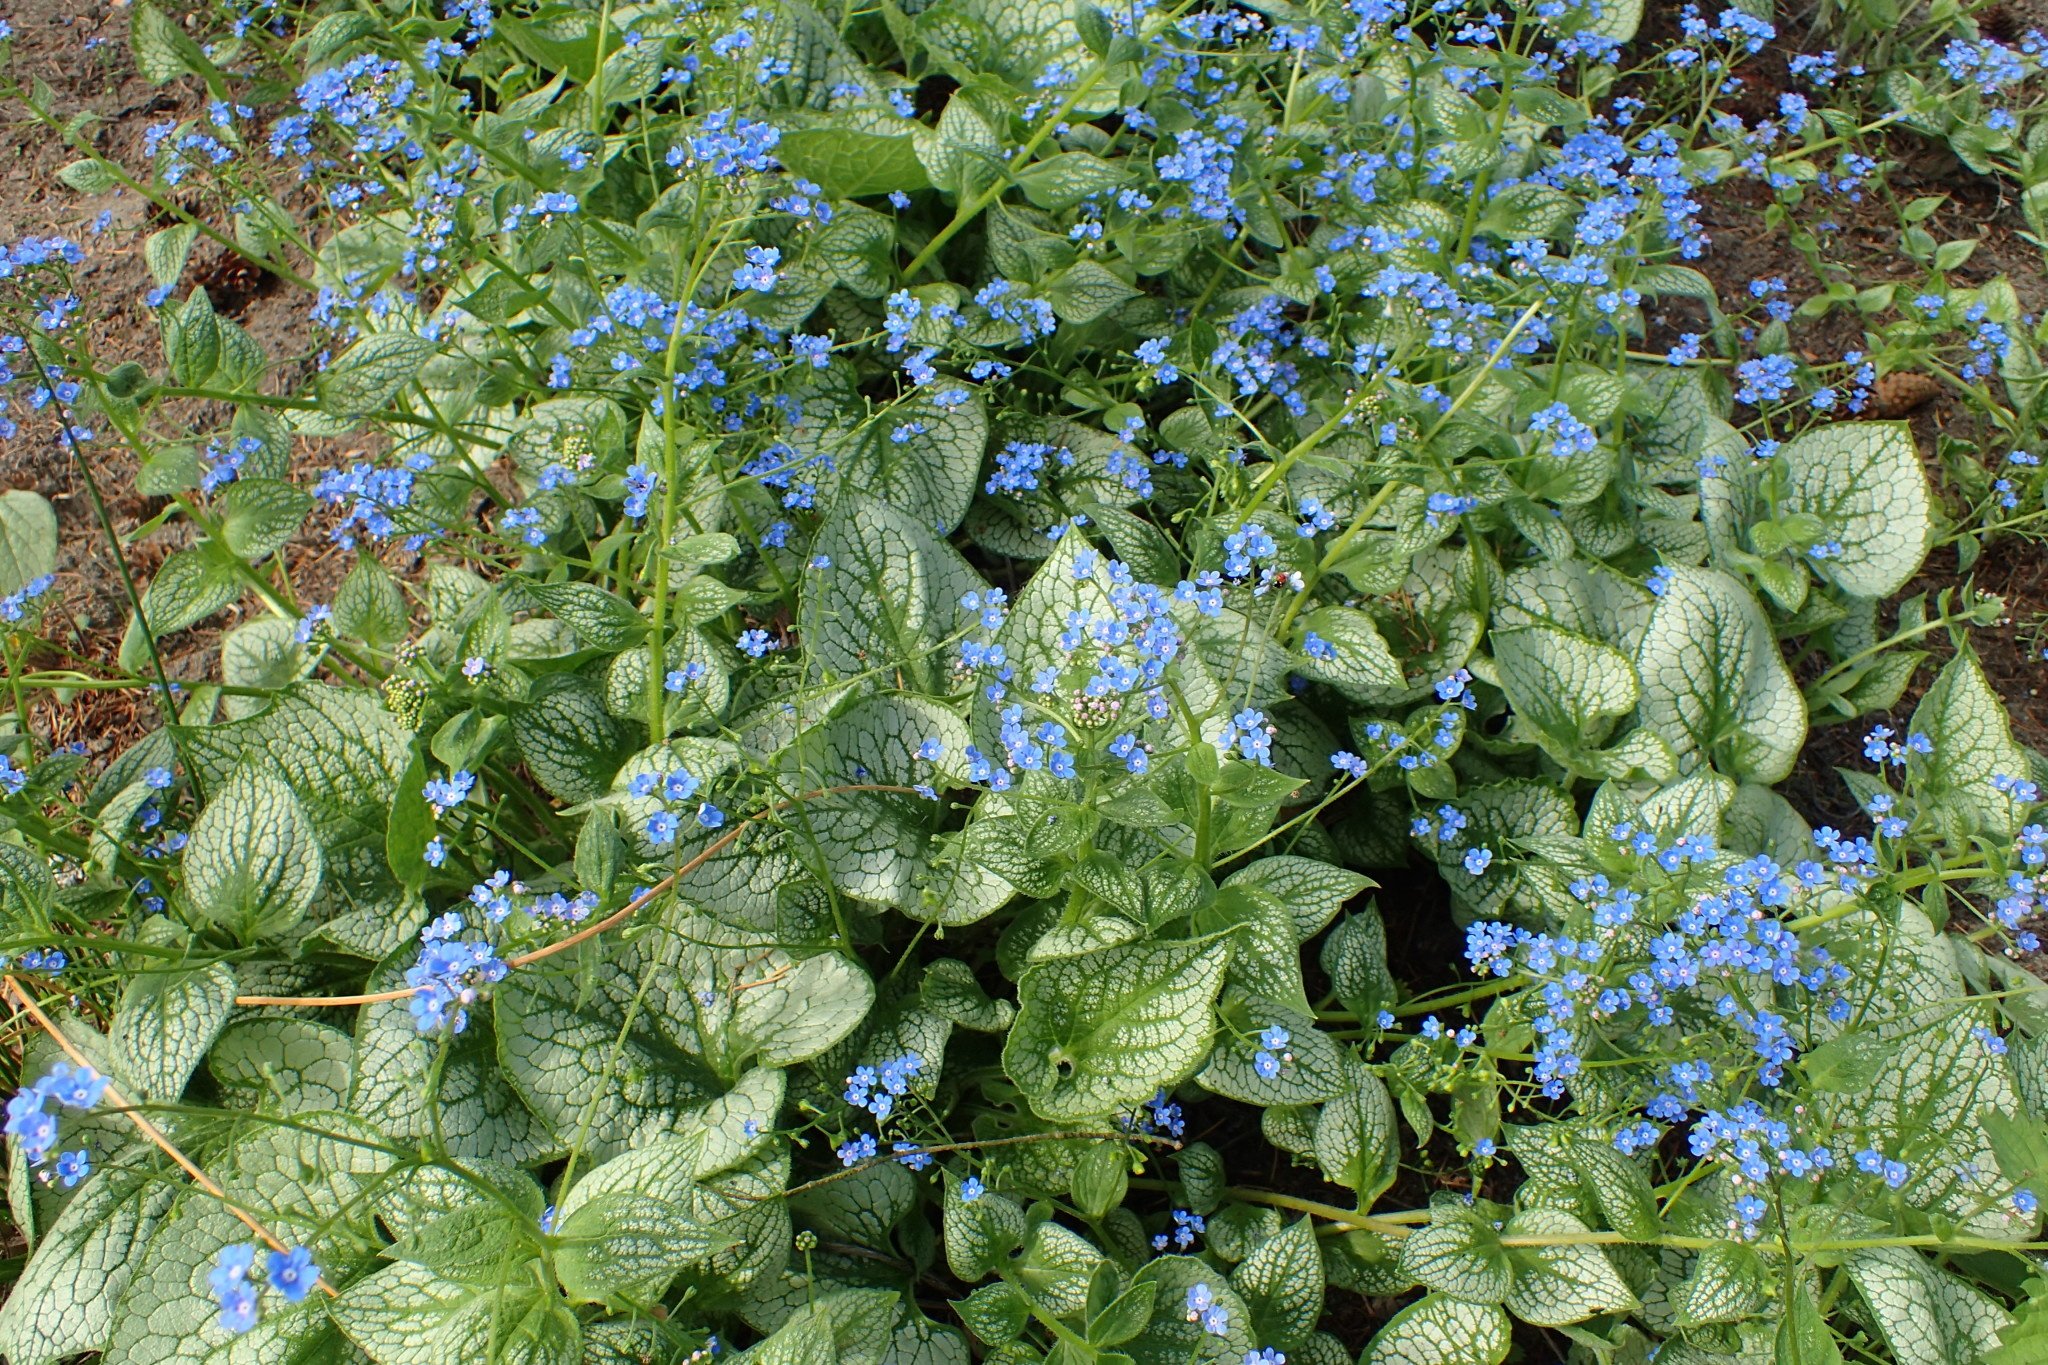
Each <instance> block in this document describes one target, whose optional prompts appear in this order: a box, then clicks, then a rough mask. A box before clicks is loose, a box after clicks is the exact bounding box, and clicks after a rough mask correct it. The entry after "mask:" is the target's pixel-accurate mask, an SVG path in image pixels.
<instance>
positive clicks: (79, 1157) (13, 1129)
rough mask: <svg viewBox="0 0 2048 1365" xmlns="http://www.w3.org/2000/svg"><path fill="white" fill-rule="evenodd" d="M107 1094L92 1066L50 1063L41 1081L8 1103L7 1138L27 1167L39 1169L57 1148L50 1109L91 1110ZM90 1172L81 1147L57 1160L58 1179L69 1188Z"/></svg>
mask: <svg viewBox="0 0 2048 1365" xmlns="http://www.w3.org/2000/svg"><path fill="white" fill-rule="evenodd" d="M106 1093H107V1078H106V1077H105V1076H102V1075H100V1074H99V1073H98V1072H97V1071H94V1070H93V1069H92V1068H91V1067H89V1066H80V1067H74V1066H72V1065H71V1064H70V1063H69V1062H56V1063H53V1064H52V1065H51V1067H50V1069H49V1070H48V1071H47V1072H45V1073H43V1076H42V1077H41V1079H39V1080H37V1081H36V1082H35V1083H34V1084H33V1085H29V1086H25V1087H23V1088H22V1089H21V1090H20V1091H19V1092H17V1093H16V1094H15V1096H14V1098H13V1099H11V1100H9V1101H7V1124H6V1133H7V1136H8V1137H10V1138H12V1139H14V1143H15V1146H16V1147H17V1148H18V1149H19V1150H20V1152H21V1154H22V1158H23V1159H24V1160H25V1161H27V1162H28V1164H29V1165H30V1166H42V1165H43V1164H44V1163H46V1162H48V1161H49V1159H50V1149H51V1148H52V1147H54V1146H56V1145H57V1116H56V1115H55V1114H53V1113H51V1112H50V1106H51V1105H52V1104H55V1105H57V1106H58V1107H60V1108H63V1109H91V1108H93V1107H94V1106H96V1105H97V1104H99V1102H100V1098H101V1097H102V1096H103V1095H105V1094H106ZM91 1169H92V1163H91V1160H90V1158H89V1156H88V1155H87V1153H86V1152H85V1151H84V1150H83V1149H82V1148H81V1149H80V1150H78V1151H75V1152H66V1153H64V1154H63V1155H62V1156H60V1157H59V1158H58V1161H57V1178H58V1179H60V1180H62V1181H63V1183H64V1184H65V1185H66V1186H67V1187H69V1186H72V1185H76V1184H77V1183H78V1182H79V1181H80V1180H82V1179H84V1178H85V1177H86V1175H88V1174H89V1173H90V1172H91ZM44 1178H45V1179H47V1178H48V1177H47V1176H45V1177H44Z"/></svg>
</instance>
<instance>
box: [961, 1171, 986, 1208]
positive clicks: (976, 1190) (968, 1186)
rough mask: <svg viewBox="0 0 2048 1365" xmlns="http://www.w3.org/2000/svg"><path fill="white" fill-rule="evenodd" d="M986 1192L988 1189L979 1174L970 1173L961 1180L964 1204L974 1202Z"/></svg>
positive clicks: (962, 1201)
mask: <svg viewBox="0 0 2048 1365" xmlns="http://www.w3.org/2000/svg"><path fill="white" fill-rule="evenodd" d="M986 1193H988V1190H987V1188H986V1187H985V1186H984V1185H983V1184H982V1183H981V1177H980V1176H978V1175H970V1176H968V1177H967V1178H966V1179H965V1180H963V1181H961V1182H960V1202H961V1203H963V1204H972V1203H973V1202H974V1201H975V1200H977V1199H979V1198H981V1197H982V1195H984V1194H986Z"/></svg>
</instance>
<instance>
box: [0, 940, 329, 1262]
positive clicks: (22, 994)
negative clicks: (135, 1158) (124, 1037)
mask: <svg viewBox="0 0 2048 1365" xmlns="http://www.w3.org/2000/svg"><path fill="white" fill-rule="evenodd" d="M0 988H4V989H5V990H6V991H7V992H8V993H10V994H12V995H13V996H14V998H15V1000H16V1001H17V1002H18V1003H19V1004H20V1006H21V1009H22V1012H23V1013H25V1014H27V1015H28V1016H29V1018H31V1019H33V1020H35V1022H36V1026H37V1027H38V1028H40V1029H42V1031H43V1032H44V1034H46V1035H47V1036H48V1037H49V1039H50V1041H51V1042H53V1043H55V1044H56V1045H57V1047H58V1049H59V1050H60V1051H62V1052H63V1054H64V1055H65V1056H66V1057H68V1058H70V1059H71V1062H72V1064H73V1065H74V1066H79V1067H83V1068H85V1069H86V1070H88V1071H92V1070H96V1068H95V1067H94V1066H93V1064H92V1062H91V1061H90V1060H89V1059H88V1058H87V1057H86V1055H85V1054H84V1053H82V1052H80V1051H79V1050H78V1048H77V1047H76V1046H75V1045H74V1044H73V1043H72V1041H71V1040H70V1039H69V1038H67V1037H65V1036H64V1031H63V1030H62V1029H60V1028H58V1027H57V1025H56V1024H55V1023H53V1022H52V1021H51V1019H50V1016H49V1015H47V1014H45V1013H43V1011H42V1009H41V1008H40V1007H39V1006H37V1004H36V1002H35V1001H33V1000H31V999H30V998H29V995H28V992H27V991H25V990H23V989H22V986H21V983H20V982H19V981H16V980H15V979H14V978H13V977H12V976H0ZM103 1093H104V1098H105V1102H106V1105H107V1107H108V1108H109V1109H111V1110H114V1111H115V1112H117V1113H120V1114H122V1115H124V1116H125V1117H126V1118H127V1120H128V1121H129V1122H130V1123H132V1124H134V1125H135V1129H136V1131H137V1132H139V1133H141V1134H142V1135H143V1136H144V1137H145V1138H147V1139H149V1141H150V1142H151V1143H153V1144H155V1146H156V1147H157V1149H158V1150H160V1151H161V1152H163V1154H164V1155H165V1156H167V1157H169V1158H170V1159H171V1160H172V1161H174V1162H176V1163H177V1164H178V1168H179V1169H180V1170H182V1171H184V1172H185V1174H186V1175H189V1176H191V1177H192V1182H193V1183H194V1184H195V1185H197V1186H199V1188H200V1189H202V1190H204V1191H206V1193H207V1194H209V1195H211V1196H212V1197H213V1198H214V1199H215V1200H216V1201H217V1202H218V1203H219V1204H220V1206H221V1207H222V1208H224V1209H226V1210H227V1211H228V1212H229V1213H231V1214H233V1215H234V1216H235V1218H236V1219H237V1221H239V1222H240V1223H241V1224H242V1226H243V1227H246V1228H247V1229H249V1231H250V1232H252V1233H254V1234H255V1235H256V1237H257V1238H258V1239H259V1240H261V1241H262V1242H263V1244H264V1245H265V1246H268V1247H269V1248H270V1249H271V1250H272V1251H279V1252H281V1251H284V1250H285V1244H284V1243H283V1242H280V1241H279V1240H278V1239H277V1237H276V1236H275V1235H274V1234H273V1233H272V1232H271V1231H270V1229H269V1228H268V1227H265V1226H264V1224H263V1221H262V1220H261V1219H259V1218H258V1217H256V1215H255V1214H253V1213H250V1212H249V1211H248V1210H247V1209H245V1208H243V1207H242V1206H241V1205H239V1204H237V1203H236V1202H235V1201H234V1200H232V1199H230V1198H228V1196H227V1191H225V1190H223V1189H222V1188H221V1187H220V1186H219V1184H217V1183H216V1182H215V1181H214V1179H213V1177H212V1176H210V1175H208V1174H207V1173H206V1172H205V1171H204V1170H202V1169H201V1168H200V1166H199V1163H198V1162H196V1161H194V1160H193V1159H192V1158H191V1157H189V1156H186V1155H185V1154H184V1153H183V1152H182V1151H180V1150H178V1145H177V1144H176V1143H174V1142H172V1141H171V1140H170V1138H168V1137H166V1136H165V1135H164V1131H163V1129H161V1128H159V1127H157V1126H156V1125H155V1124H154V1123H151V1122H150V1121H149V1119H148V1118H147V1117H145V1116H144V1115H143V1113H142V1111H141V1110H140V1109H139V1108H138V1107H137V1106H136V1105H135V1104H134V1102H133V1101H131V1100H129V1099H127V1098H125V1097H124V1096H123V1095H122V1094H121V1092H120V1091H119V1090H118V1089H117V1088H115V1086H114V1083H113V1082H112V1081H108V1082H107V1087H106V1090H105V1091H104V1092H103ZM319 1286H320V1288H321V1289H322V1290H324V1291H325V1292H326V1293H327V1295H328V1297H330V1298H333V1297H336V1294H335V1290H334V1286H332V1285H330V1284H328V1283H327V1281H326V1280H324V1279H323V1280H321V1281H319Z"/></svg>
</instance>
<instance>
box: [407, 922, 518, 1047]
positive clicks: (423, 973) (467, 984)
mask: <svg viewBox="0 0 2048 1365" xmlns="http://www.w3.org/2000/svg"><path fill="white" fill-rule="evenodd" d="M464 927H465V925H464V921H463V918H462V916H461V915H460V914H458V913H455V912H453V911H451V912H449V913H447V914H444V915H442V916H441V917H440V918H438V919H436V920H435V921H434V922H433V923H432V924H430V925H428V926H427V927H426V928H425V929H423V930H421V931H420V943H421V948H420V956H419V961H417V962H415V963H414V964H413V965H412V966H410V967H408V968H406V971H405V984H406V985H407V986H408V987H410V988H411V989H412V996H411V998H410V999H409V1000H408V1001H407V1008H409V1009H410V1010H411V1011H412V1022H413V1027H414V1028H415V1029H417V1030H419V1031H420V1032H421V1033H439V1032H441V1031H442V1030H443V1029H446V1030H448V1031H449V1032H451V1033H460V1032H462V1031H463V1030H464V1029H466V1028H468V1027H469V1007H470V1006H471V1005H473V1004H475V1003H476V1002H477V1001H478V1000H479V999H481V998H482V997H483V995H484V992H485V988H486V987H489V986H493V985H496V984H497V983H498V982H500V981H503V980H504V979H505V977H506V975H507V974H508V973H509V972H510V971H511V968H509V967H508V966H506V965H505V963H504V961H503V960H502V959H501V958H499V956H498V955H497V953H496V951H495V950H493V949H492V947H491V945H490V944H489V943H486V942H484V941H482V940H481V939H457V938H456V937H455V935H456V934H459V933H461V932H462V931H463V929H464Z"/></svg>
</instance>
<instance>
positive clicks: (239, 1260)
mask: <svg viewBox="0 0 2048 1365" xmlns="http://www.w3.org/2000/svg"><path fill="white" fill-rule="evenodd" d="M257 1251H258V1248H257V1247H256V1245H255V1244H254V1243H252V1242H237V1243H232V1244H230V1245H228V1246H224V1247H222V1248H221V1250H220V1254H219V1255H218V1256H216V1257H215V1258H214V1262H213V1269H211V1270H209V1271H208V1272H207V1273H206V1287H207V1288H208V1289H210V1290H212V1291H213V1299H214V1302H215V1304H216V1305H218V1306H219V1308H220V1325H221V1327H222V1328H224V1329H225V1330H226V1331H228V1332H230V1333H232V1334H235V1335H240V1334H241V1333H243V1332H246V1331H248V1330H249V1329H250V1328H251V1327H254V1326H255V1325H256V1317H257V1298H258V1293H259V1286H258V1284H257V1283H256V1282H255V1281H253V1280H251V1279H250V1275H251V1274H252V1273H253V1272H254V1271H255V1268H256V1255H257ZM263 1282H264V1283H265V1284H267V1285H268V1286H269V1287H270V1288H272V1289H275V1290H276V1291H277V1292H278V1293H279V1294H280V1295H282V1296H283V1298H284V1300H285V1302H286V1303H303V1302H305V1299H306V1295H308V1294H310V1293H312V1292H313V1287H314V1286H315V1285H317V1284H319V1283H320V1267H319V1266H317V1265H315V1264H314V1263H313V1253H312V1252H311V1251H308V1250H307V1249H306V1248H305V1247H293V1248H291V1249H290V1250H288V1251H272V1252H270V1253H269V1255H268V1256H267V1257H265V1260H264V1281H263Z"/></svg>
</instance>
